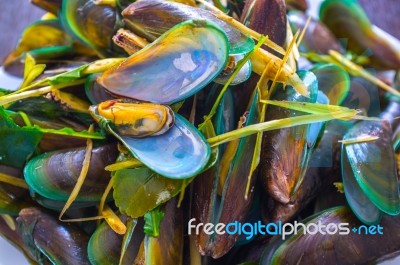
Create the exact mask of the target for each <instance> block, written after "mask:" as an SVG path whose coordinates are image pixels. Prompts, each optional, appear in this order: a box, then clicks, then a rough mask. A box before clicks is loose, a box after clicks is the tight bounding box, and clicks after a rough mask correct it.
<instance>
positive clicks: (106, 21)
mask: <svg viewBox="0 0 400 265" xmlns="http://www.w3.org/2000/svg"><path fill="white" fill-rule="evenodd" d="M117 16H118V15H117V10H116V8H115V7H112V6H109V5H98V4H96V1H95V0H63V2H62V7H61V12H60V19H61V22H62V25H63V27H64V28H65V30H66V31H67V32H68V33H70V34H71V36H74V37H75V38H77V39H78V40H80V41H81V42H82V43H84V44H86V45H87V46H89V47H92V48H93V49H95V50H96V51H97V52H99V53H100V54H101V55H113V54H114V55H115V54H118V53H117V52H115V51H114V50H113V49H112V48H113V42H112V36H113V35H114V33H115V31H116V29H117V28H116V27H117V26H116V23H117V22H118V20H117ZM100 25H101V26H100Z"/></svg>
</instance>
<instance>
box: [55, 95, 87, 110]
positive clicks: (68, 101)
mask: <svg viewBox="0 0 400 265" xmlns="http://www.w3.org/2000/svg"><path fill="white" fill-rule="evenodd" d="M50 97H54V98H55V100H56V101H60V102H61V104H63V105H65V106H67V107H68V108H71V109H73V110H77V111H80V112H83V113H89V107H90V105H89V103H88V102H87V101H85V100H82V99H80V98H79V97H77V96H75V95H74V94H71V93H66V92H64V91H61V90H53V91H51V96H50Z"/></svg>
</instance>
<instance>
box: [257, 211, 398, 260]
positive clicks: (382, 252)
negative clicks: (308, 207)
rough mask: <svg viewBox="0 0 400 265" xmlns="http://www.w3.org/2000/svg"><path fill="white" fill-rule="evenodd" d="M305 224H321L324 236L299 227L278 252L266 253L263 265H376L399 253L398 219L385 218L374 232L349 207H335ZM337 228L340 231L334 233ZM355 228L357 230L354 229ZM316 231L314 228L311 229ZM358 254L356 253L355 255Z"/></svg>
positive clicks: (267, 251)
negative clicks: (375, 264)
mask: <svg viewBox="0 0 400 265" xmlns="http://www.w3.org/2000/svg"><path fill="white" fill-rule="evenodd" d="M307 221H308V222H307V223H305V225H306V227H307V226H308V225H310V224H312V226H316V225H317V224H320V227H322V229H321V231H322V233H319V232H317V233H318V234H315V233H314V232H312V233H307V234H304V232H305V231H304V229H303V228H300V230H299V231H298V233H297V234H296V235H292V236H291V237H290V238H289V239H288V240H286V241H285V242H284V243H283V244H282V245H281V246H279V247H278V249H277V250H276V251H273V252H269V250H270V249H272V248H271V247H268V248H269V249H267V250H266V252H265V253H264V255H263V258H262V259H261V263H262V264H299V265H300V264H307V265H314V264H343V265H346V264H374V263H376V261H378V260H380V261H382V260H384V259H385V258H389V257H390V255H391V254H395V253H397V252H398V251H399V249H400V245H399V242H400V241H399V236H400V235H399V232H398V231H399V226H400V220H399V217H389V216H384V217H383V218H382V221H381V223H380V228H379V227H378V226H375V228H374V229H375V230H374V231H375V232H373V233H368V232H367V233H365V231H369V230H368V229H369V228H368V227H367V226H363V224H362V223H361V222H360V221H359V220H357V218H356V216H354V214H353V213H352V212H351V210H350V209H349V208H347V207H336V208H332V209H328V210H326V211H323V212H321V213H319V214H317V215H316V216H313V217H311V218H310V219H308V220H307ZM333 229H335V230H336V231H337V232H336V233H334V234H332V232H331V231H333ZM353 229H354V230H353ZM310 230H312V231H314V228H313V229H310ZM355 253H357V254H355Z"/></svg>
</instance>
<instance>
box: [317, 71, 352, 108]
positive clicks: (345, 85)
mask: <svg viewBox="0 0 400 265" xmlns="http://www.w3.org/2000/svg"><path fill="white" fill-rule="evenodd" d="M311 72H313V73H314V74H315V76H316V77H317V80H318V89H319V90H321V91H322V92H324V93H325V95H326V96H327V97H328V98H329V104H331V105H340V104H342V102H343V101H344V99H345V98H346V97H347V95H348V93H349V90H350V76H349V74H348V73H347V72H346V71H345V70H344V69H343V68H341V67H340V66H337V65H334V64H316V65H314V66H313V68H311Z"/></svg>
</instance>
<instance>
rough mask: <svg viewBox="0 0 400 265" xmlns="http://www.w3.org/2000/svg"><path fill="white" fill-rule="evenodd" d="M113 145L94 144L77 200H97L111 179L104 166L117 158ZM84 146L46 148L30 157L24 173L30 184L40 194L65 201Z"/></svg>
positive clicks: (83, 154)
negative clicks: (41, 152) (42, 152)
mask: <svg viewBox="0 0 400 265" xmlns="http://www.w3.org/2000/svg"><path fill="white" fill-rule="evenodd" d="M117 154H118V153H117V148H116V146H115V145H105V146H100V147H95V148H93V150H92V159H91V160H90V164H89V171H88V174H87V177H86V180H85V184H84V185H83V187H82V189H81V192H80V194H79V196H78V198H77V199H76V201H77V202H84V201H91V202H98V201H99V200H100V198H101V196H102V194H103V192H104V190H105V188H106V186H107V184H108V182H109V181H110V173H109V172H107V171H105V170H104V167H105V166H107V165H109V164H112V163H114V162H115V160H116V158H117ZM84 156H85V148H84V147H81V148H74V149H66V150H58V151H54V152H48V153H44V154H41V155H39V156H36V157H34V158H32V159H31V160H29V162H28V163H27V164H26V165H25V168H24V177H25V180H26V182H27V183H28V185H29V188H30V189H32V190H33V191H34V192H37V193H38V194H40V195H41V196H43V197H46V198H48V199H52V200H56V201H67V199H68V197H69V195H70V193H71V191H72V189H73V188H74V186H75V184H76V181H77V178H78V176H79V175H80V171H81V168H82V161H83V160H84Z"/></svg>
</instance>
